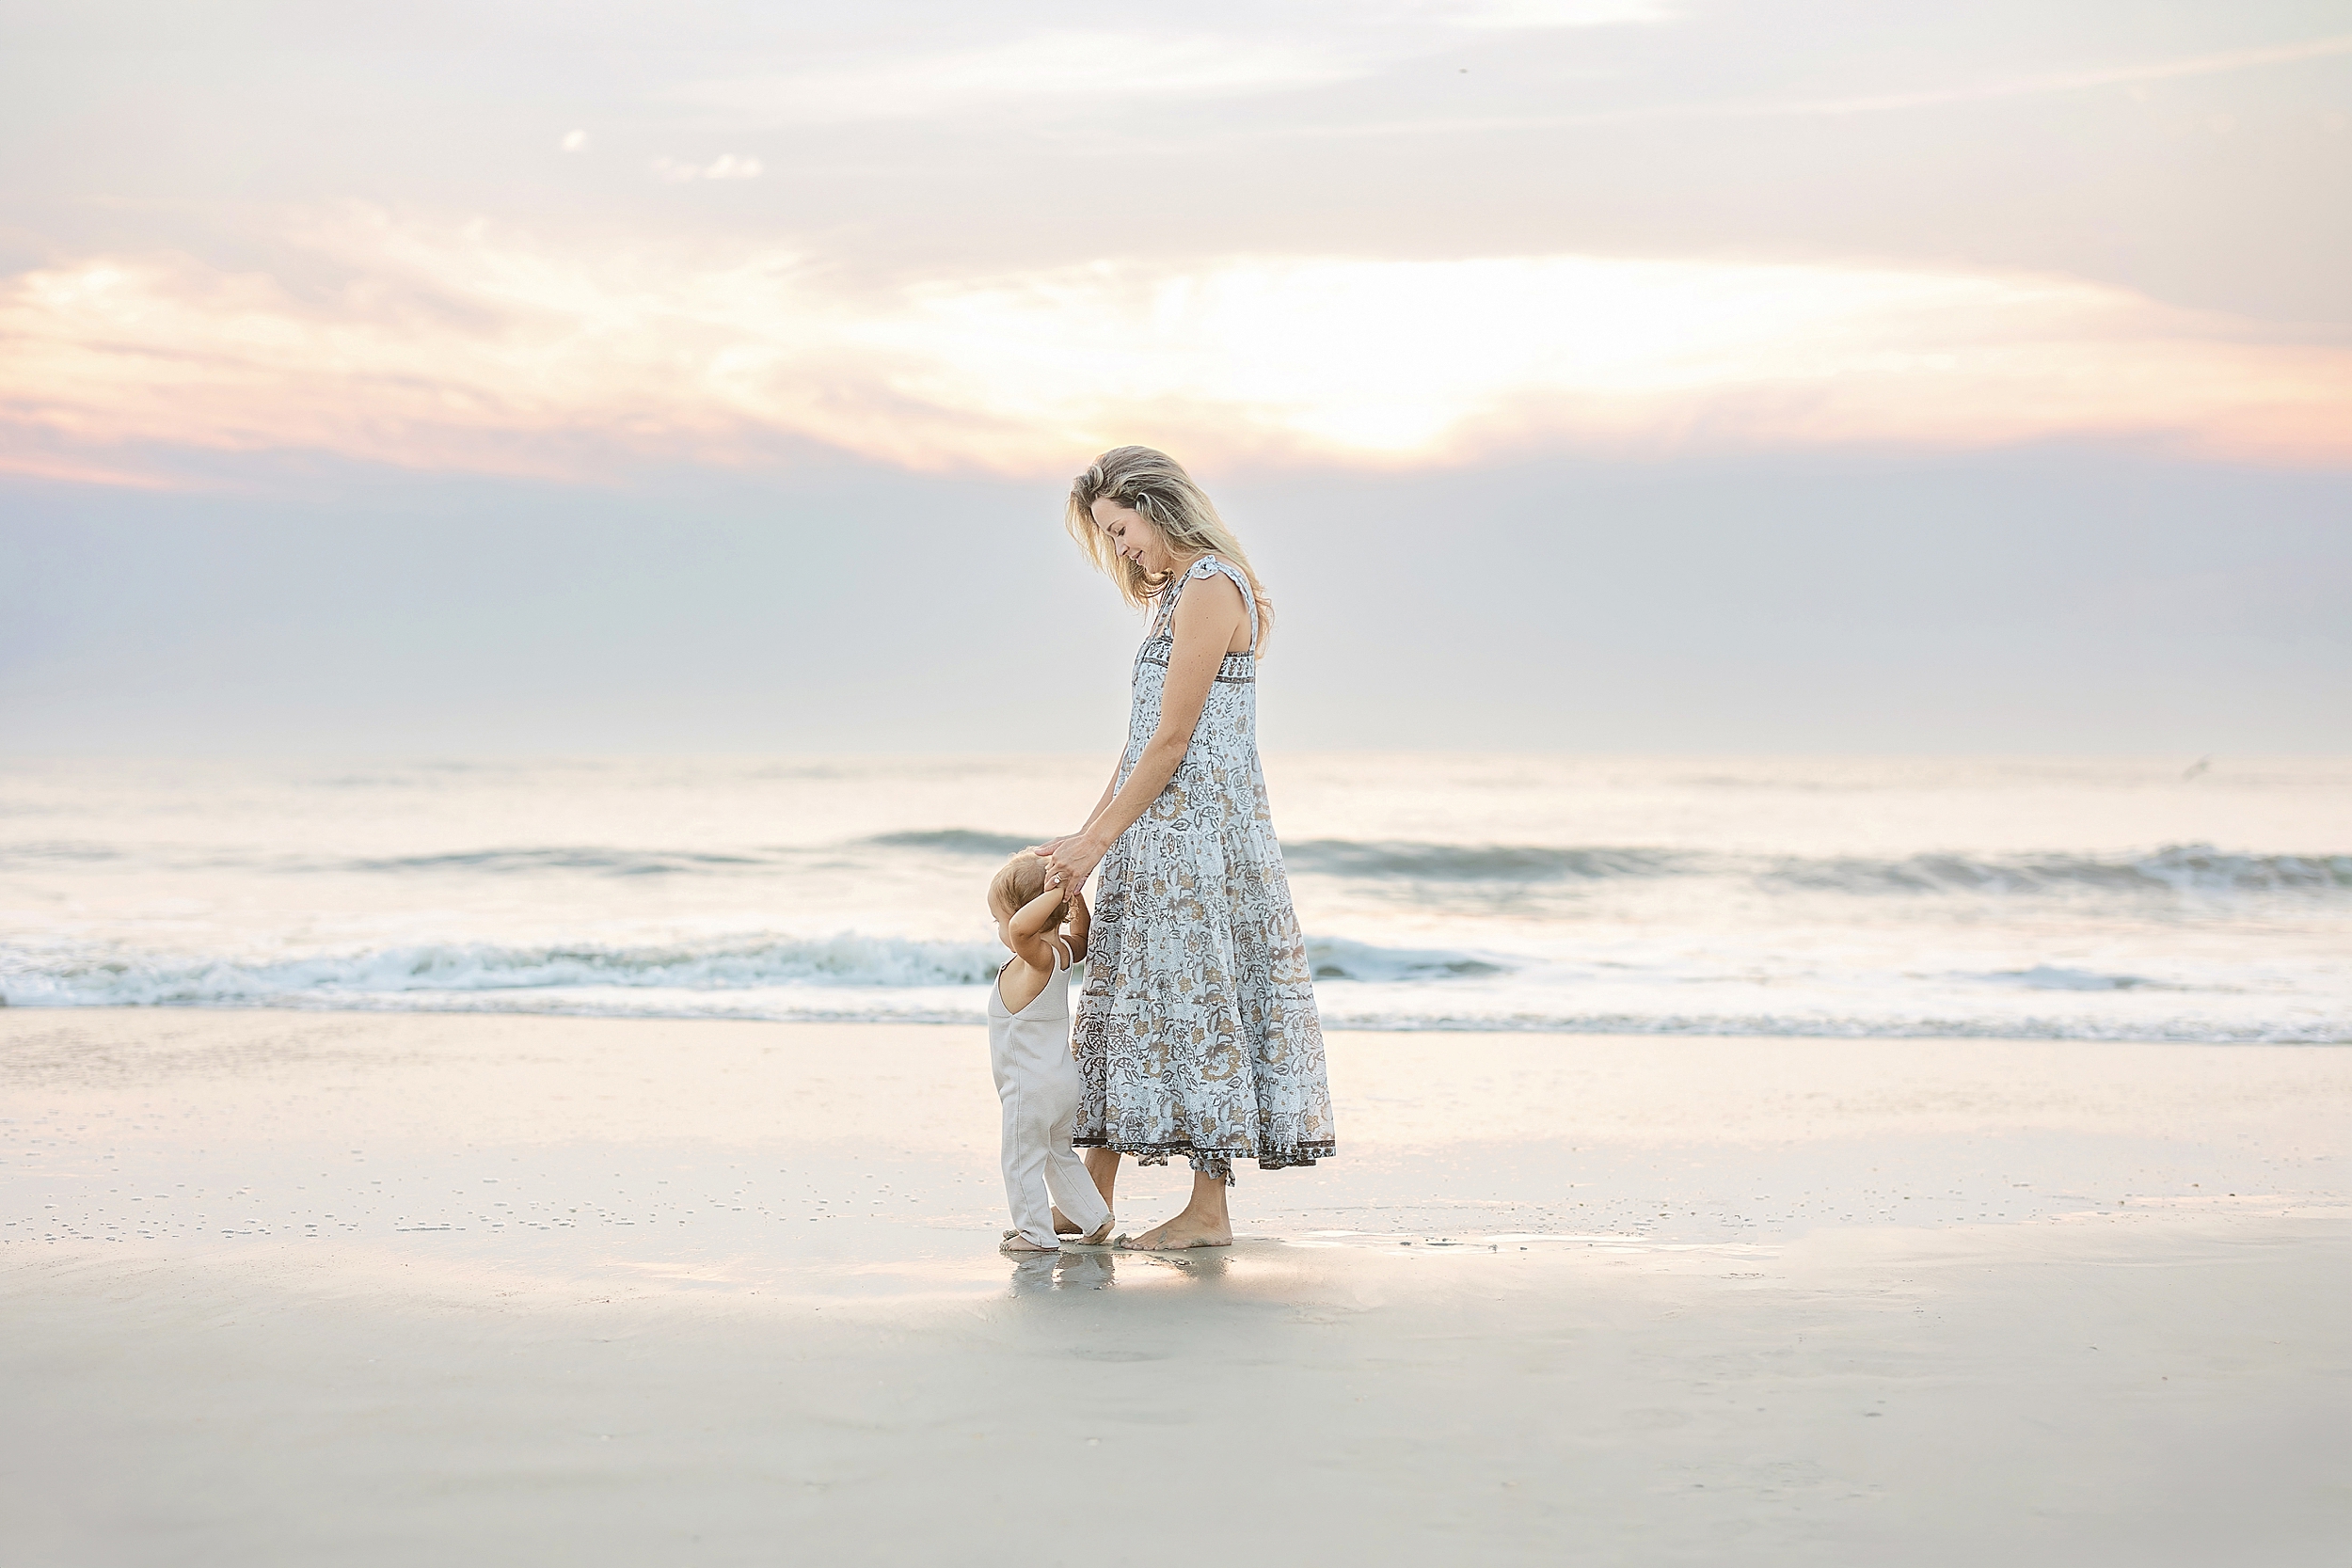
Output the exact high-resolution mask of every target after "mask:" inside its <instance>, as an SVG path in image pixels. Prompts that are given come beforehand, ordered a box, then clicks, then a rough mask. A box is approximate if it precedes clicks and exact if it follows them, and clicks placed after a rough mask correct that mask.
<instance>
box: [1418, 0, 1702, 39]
mask: <svg viewBox="0 0 2352 1568" xmlns="http://www.w3.org/2000/svg"><path fill="white" fill-rule="evenodd" d="M1409 10H1410V11H1411V13H1412V14H1413V15H1415V16H1420V17H1426V18H1428V19H1429V20H1431V21H1434V22H1443V23H1450V24H1453V25H1454V26H1456V27H1475V28H1481V29H1490V30H1493V31H1498V32H1500V31H1506V30H1507V31H1519V30H1532V29H1534V28H1541V27H1611V26H1617V25H1621V24H1628V23H1654V22H1669V21H1672V20H1673V19H1674V17H1675V14H1676V12H1675V8H1674V7H1673V6H1672V5H1669V4H1667V3H1666V0H1422V3H1421V4H1417V5H1414V6H1412V7H1410V8H1409Z"/></svg>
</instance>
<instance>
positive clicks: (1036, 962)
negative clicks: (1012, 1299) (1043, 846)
mask: <svg viewBox="0 0 2352 1568" xmlns="http://www.w3.org/2000/svg"><path fill="white" fill-rule="evenodd" d="M988 912H989V913H991V914H993V915H994V916H995V917H996V935H997V937H998V938H999V939H1000V940H1001V941H1002V942H1004V944H1005V945H1006V946H1007V947H1009V948H1010V949H1012V957H1011V958H1009V959H1007V960H1006V962H1005V966H1004V967H1003V968H1002V969H999V970H998V971H997V972H996V980H995V983H994V984H993V985H991V986H990V987H989V988H988V1055H989V1065H990V1066H991V1067H992V1068H993V1069H994V1070H995V1073H996V1094H997V1097H998V1098H999V1099H1001V1100H1002V1101H1004V1102H1005V1201H1006V1202H1008V1203H1009V1204H1010V1205H1011V1206H1012V1224H1013V1228H1012V1229H1010V1230H1008V1231H1006V1232H1005V1243H1004V1247H1003V1250H1004V1251H1006V1252H1054V1251H1057V1250H1059V1247H1060V1243H1059V1241H1058V1239H1057V1235H1056V1230H1057V1224H1056V1222H1057V1221H1059V1222H1061V1223H1062V1224H1064V1225H1067V1226H1068V1227H1069V1228H1070V1229H1071V1230H1072V1231H1073V1233H1074V1234H1075V1235H1076V1237H1077V1239H1078V1240H1079V1241H1080V1242H1083V1243H1087V1244H1089V1245H1093V1244H1096V1243H1100V1242H1102V1241H1103V1240H1104V1238H1105V1237H1107V1236H1108V1235H1109V1234H1110V1233H1111V1211H1110V1206H1109V1205H1108V1204H1106V1203H1104V1201H1103V1195H1102V1194H1100V1193H1098V1192H1096V1191H1095V1188H1094V1179H1093V1178H1092V1177H1090V1176H1089V1175H1088V1174H1087V1168H1086V1166H1085V1165H1084V1164H1080V1163H1079V1160H1078V1156H1077V1153H1076V1151H1075V1150H1073V1149H1072V1148H1071V1147H1070V1127H1071V1123H1072V1122H1073V1121H1074V1120H1075V1119H1076V1118H1077V1115H1078V1064H1077V1063H1076V1062H1074V1061H1073V1060H1072V1059H1071V1055H1070V966H1071V965H1072V964H1073V963H1076V962H1077V961H1078V960H1079V959H1080V958H1085V957H1086V956H1087V905H1086V899H1085V898H1084V897H1083V896H1081V895H1079V894H1077V893H1076V892H1074V891H1073V892H1072V893H1071V894H1069V895H1068V896H1067V897H1065V896H1064V895H1063V893H1062V890H1061V889H1059V888H1048V887H1046V885H1045V862H1044V861H1042V860H1041V859H1039V858H1038V857H1037V856H1036V855H1033V854H1031V853H1030V852H1029V851H1027V850H1026V849H1024V850H1022V851H1021V852H1020V853H1019V854H1017V855H1015V856H1013V857H1012V859H1010V860H1009V861H1007V862H1006V863H1005V864H1004V867H1003V869H1001V870H999V871H998V872H997V873H996V875H995V876H994V877H993V879H990V881H989V884H988ZM1065 916H1066V917H1067V918H1068V920H1069V923H1070V929H1069V934H1068V935H1067V936H1066V937H1065V936H1064V935H1063V934H1062V933H1061V931H1060V927H1061V924H1062V921H1063V919H1064V917H1065ZM1049 1192H1050V1193H1051V1194H1052V1199H1051V1201H1050V1202H1049V1201H1048V1198H1047V1194H1048V1193H1049Z"/></svg>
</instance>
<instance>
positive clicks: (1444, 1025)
mask: <svg viewBox="0 0 2352 1568" xmlns="http://www.w3.org/2000/svg"><path fill="white" fill-rule="evenodd" d="M0 1011H7V1012H17V1013H40V1014H62V1015H85V1014H97V1015H108V1014H117V1013H128V1014H153V1013H163V1014H169V1013H180V1012H186V1013H206V1014H220V1013H226V1014H241V1013H292V1014H303V1015H327V1016H331V1015H336V1014H343V1013H351V1014H358V1015H364V1016H371V1017H405V1016H411V1015H413V1016H416V1017H421V1018H469V1017H479V1018H545V1019H560V1020H573V1021H579V1020H610V1021H614V1022H629V1021H636V1022H647V1023H739V1024H755V1025H766V1026H775V1027H782V1028H800V1027H815V1028H868V1027H870V1028H882V1029H890V1028H911V1029H962V1028H975V1027H985V1026H986V1022H987V1019H986V1015H985V1014H984V1013H983V1012H982V1011H981V1010H980V1009H979V1008H977V1007H976V1008H974V1009H973V1010H972V1012H971V1014H970V1015H969V1016H968V1017H967V1016H964V1015H962V1014H957V1015H954V1016H947V1015H944V1014H916V1015H906V1016H900V1015H890V1016H875V1015H859V1014H821V1013H805V1014H802V1013H795V1014H792V1015H790V1016H784V1017H773V1016H769V1015H766V1014H757V1013H726V1012H708V1011H704V1012H654V1011H635V1010H630V1011H621V1010H617V1009H599V1008H594V1007H579V1008H566V1007H560V1006H552V1007H551V1006H532V1007H521V1006H514V1007H507V1006H367V1005H363V1004H362V1005H353V1004H338V1005H324V1004H310V1003H302V1002H285V1003H253V1002H245V1001H239V1002H158V1003H137V1004H117V1003H105V1004H82V1003H66V1004H57V1003H21V1002H20V1003H12V1002H10V1001H8V999H7V997H6V996H5V994H0ZM2027 1022H2031V1021H2027ZM1324 1030H1325V1033H1327V1034H1356V1035H1507V1036H1558V1037H1563V1038H1591V1037H1606V1038H1638V1039H1718V1040H1730V1039H1747V1040H1888V1041H1894V1040H1927V1041H1934V1040H1947V1041H1972V1040H1989V1041H2009V1042H2015V1043H2020V1044H2067V1043H2079V1044H2086V1045H2184V1046H2197V1045H2215V1046H2233V1045H2292V1046H2321V1047H2325V1046H2342V1045H2352V1032H2346V1031H2345V1029H2344V1027H2342V1026H2341V1025H2337V1024H2333V1023H2320V1024H2313V1025H2312V1026H2311V1027H2310V1028H2309V1029H2308V1030H2304V1031H2279V1030H2271V1031H2267V1032H2265V1033H2261V1034H2249V1033H2240V1034H2234V1035H2231V1034H2217V1033H2215V1032H2212V1031H2208V1032H2205V1033H2201V1034H2190V1033H2186V1032H2180V1031H2175V1032H2169V1033H2165V1032H2157V1031H2146V1030H2142V1031H2134V1030H2130V1029H2127V1028H2124V1027H2122V1026H2120V1025H2119V1026H2116V1027H2113V1028H2094V1027H2091V1026H2088V1025H2075V1026H2071V1027H2068V1028H2063V1029H2061V1028H2058V1027H2055V1026H2053V1027H2050V1028H2048V1029H2046V1030H2044V1031H2042V1032H2039V1033H2037V1032H2034V1031H2032V1030H2021V1029H2018V1028H2014V1027H2011V1026H2010V1021H2004V1022H2002V1023H2001V1024H1998V1025H1995V1024H1993V1023H1984V1024H1976V1025H1972V1024H1968V1023H1964V1022H1956V1021H1951V1020H1945V1021H1940V1022H1923V1023H1921V1024H1919V1025H1918V1026H1916V1027H1906V1028H1864V1027H1855V1028H1836V1027H1829V1026H1822V1027H1819V1028H1811V1029H1806V1028H1794V1027H1791V1028H1773V1029H1763V1028H1755V1027H1744V1026H1742V1025H1741V1022H1740V1021H1739V1020H1736V1019H1725V1018H1707V1017H1701V1018H1694V1019H1683V1018H1677V1019H1674V1020H1670V1021H1657V1020H1644V1019H1639V1018H1632V1017H1604V1018H1595V1019H1585V1020H1575V1019H1570V1020H1562V1019H1534V1020H1528V1021H1525V1022H1516V1021H1497V1020H1482V1019H1476V1018H1435V1019H1425V1020H1414V1021H1412V1022H1367V1021H1365V1020H1362V1019H1346V1018H1343V1019H1342V1020H1341V1021H1340V1022H1332V1021H1330V1020H1329V1019H1326V1020H1325V1022H1324Z"/></svg>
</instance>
